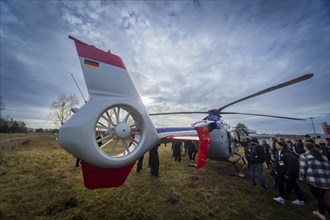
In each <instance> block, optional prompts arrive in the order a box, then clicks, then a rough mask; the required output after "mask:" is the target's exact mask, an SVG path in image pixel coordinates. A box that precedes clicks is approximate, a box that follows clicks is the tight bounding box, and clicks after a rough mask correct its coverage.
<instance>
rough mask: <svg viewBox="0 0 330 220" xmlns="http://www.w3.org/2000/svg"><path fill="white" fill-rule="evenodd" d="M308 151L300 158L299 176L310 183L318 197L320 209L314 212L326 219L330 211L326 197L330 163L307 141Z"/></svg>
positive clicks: (329, 184) (312, 190)
mask: <svg viewBox="0 0 330 220" xmlns="http://www.w3.org/2000/svg"><path fill="white" fill-rule="evenodd" d="M304 148H305V151H306V153H303V154H301V155H300V158H299V165H300V170H299V178H300V180H301V181H304V182H306V183H307V184H308V186H309V189H310V191H311V193H312V194H313V196H314V197H315V198H316V200H317V203H318V207H319V210H318V211H313V214H314V215H315V216H317V217H318V218H319V219H321V220H326V217H325V213H326V212H328V213H330V205H329V203H328V202H327V201H326V199H325V194H326V191H327V190H328V189H330V164H329V161H328V159H327V158H326V157H325V156H324V155H322V153H321V152H320V151H318V150H317V149H316V147H315V144H313V143H311V142H305V143H304Z"/></svg>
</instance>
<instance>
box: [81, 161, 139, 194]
mask: <svg viewBox="0 0 330 220" xmlns="http://www.w3.org/2000/svg"><path fill="white" fill-rule="evenodd" d="M81 165H82V171H83V177H84V185H85V187H86V188H88V189H101V188H111V187H118V186H121V185H123V184H124V182H125V180H126V178H127V177H128V174H129V173H130V172H131V170H132V168H133V166H134V163H133V164H130V165H128V166H126V167H121V168H117V169H106V168H99V167H95V166H92V165H90V164H88V163H86V162H84V161H82V162H81Z"/></svg>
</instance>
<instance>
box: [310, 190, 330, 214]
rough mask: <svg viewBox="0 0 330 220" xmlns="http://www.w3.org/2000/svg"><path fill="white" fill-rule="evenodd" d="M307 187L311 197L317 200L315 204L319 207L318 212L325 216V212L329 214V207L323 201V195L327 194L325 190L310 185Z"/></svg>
mask: <svg viewBox="0 0 330 220" xmlns="http://www.w3.org/2000/svg"><path fill="white" fill-rule="evenodd" d="M308 186H309V190H310V191H311V193H312V194H313V196H314V197H315V198H316V200H317V204H318V206H319V212H320V213H321V214H322V215H325V212H328V213H330V205H329V203H327V201H326V200H325V193H326V192H327V190H326V189H322V188H318V187H315V186H313V185H310V184H308Z"/></svg>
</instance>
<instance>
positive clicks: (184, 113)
mask: <svg viewBox="0 0 330 220" xmlns="http://www.w3.org/2000/svg"><path fill="white" fill-rule="evenodd" d="M188 114H209V112H205V111H204V112H197V111H196V112H163V113H151V114H149V115H150V116H153V115H188Z"/></svg>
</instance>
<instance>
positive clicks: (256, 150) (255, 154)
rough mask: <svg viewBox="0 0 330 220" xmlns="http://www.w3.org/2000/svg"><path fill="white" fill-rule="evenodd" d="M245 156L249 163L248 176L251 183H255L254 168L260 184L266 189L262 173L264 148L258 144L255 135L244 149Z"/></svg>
mask: <svg viewBox="0 0 330 220" xmlns="http://www.w3.org/2000/svg"><path fill="white" fill-rule="evenodd" d="M246 158H247V160H248V162H249V165H250V178H251V180H252V185H254V186H255V185H256V180H255V178H256V177H255V170H257V172H258V179H259V183H260V186H261V187H263V188H264V189H266V188H267V187H266V186H265V178H264V174H263V164H264V162H265V150H264V147H263V146H261V145H260V144H259V141H258V138H257V137H253V138H252V140H251V143H249V145H248V147H247V151H246Z"/></svg>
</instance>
